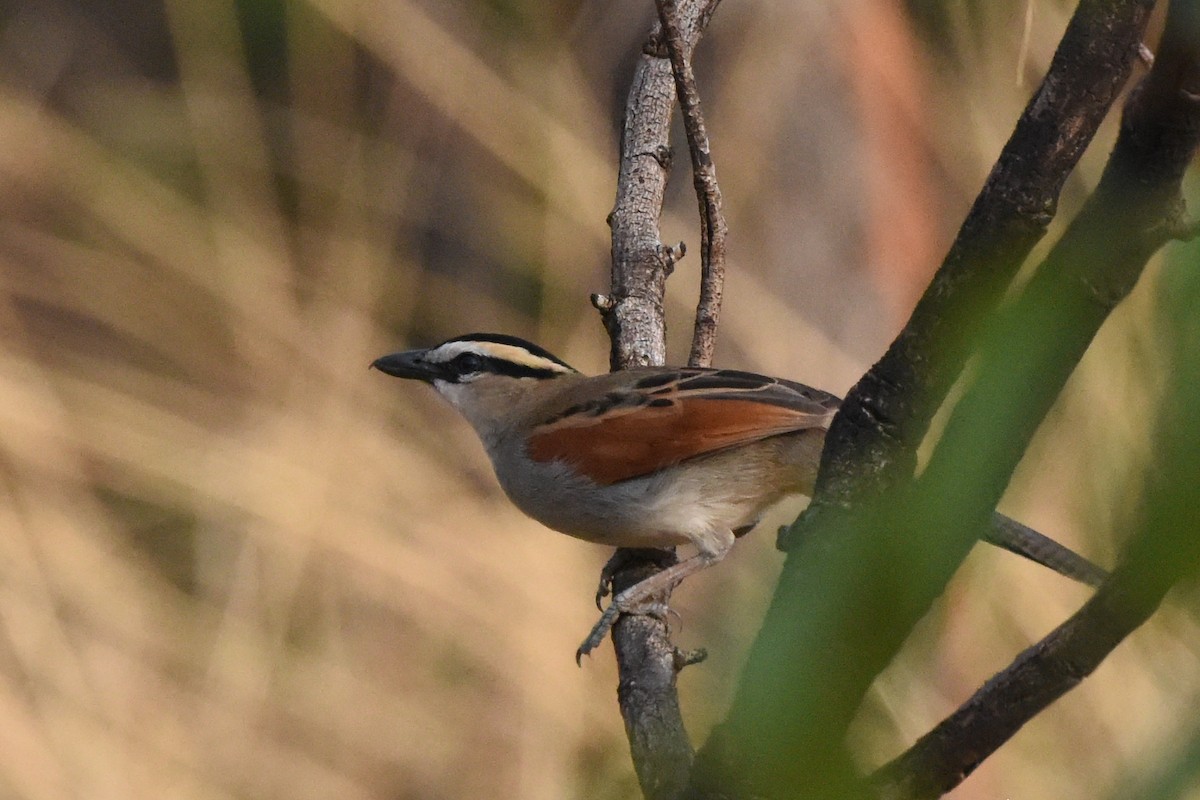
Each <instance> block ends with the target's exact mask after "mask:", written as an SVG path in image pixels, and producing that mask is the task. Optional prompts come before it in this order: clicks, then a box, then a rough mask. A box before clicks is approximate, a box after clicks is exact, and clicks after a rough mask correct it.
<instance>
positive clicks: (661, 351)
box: [593, 0, 717, 800]
mask: <svg viewBox="0 0 1200 800" xmlns="http://www.w3.org/2000/svg"><path fill="white" fill-rule="evenodd" d="M716 5H717V3H716V0H681V2H679V4H678V8H677V10H676V11H677V13H676V15H675V16H674V17H673V19H674V21H675V22H676V24H677V30H676V29H675V26H673V42H674V45H675V48H676V50H677V51H678V52H679V53H680V54H681V55H682V57H683V58H684V60H685V61H689V60H690V59H691V54H692V51H693V49H694V48H695V46H696V42H697V41H699V38H700V35H701V34H702V33H703V31H704V29H705V27H706V26H707V24H708V21H709V19H710V18H711V16H712V14H713V12H714V11H715V9H716ZM665 50H666V48H665V47H664V46H663V43H662V32H661V29H660V27H659V26H655V30H654V31H652V32H651V34H650V37H649V39H648V41H647V44H646V46H645V47H644V48H643V54H642V57H641V59H640V60H639V62H638V65H637V69H636V71H635V73H634V77H633V81H632V85H631V87H630V91H629V96H628V99H627V101H626V105H625V120H624V125H623V128H622V132H621V154H620V169H619V174H618V179H617V197H616V202H615V205H614V207H613V211H612V214H611V215H610V216H609V224H610V225H611V227H612V258H613V262H612V288H611V291H610V293H609V294H608V295H607V296H597V297H594V298H593V303H594V304H595V305H596V307H597V309H599V310H600V312H601V316H602V318H603V320H604V324H605V328H606V329H607V330H608V333H609V337H610V339H611V341H612V352H611V356H610V364H611V367H612V369H625V368H629V367H634V366H644V365H650V364H663V363H665V361H666V320H665V318H664V315H663V297H664V294H665V291H666V280H667V277H668V275H670V273H671V270H672V268H673V266H674V264H675V261H676V260H678V258H680V257H681V256H682V255H683V248H682V246H681V247H679V248H673V247H669V246H667V245H664V244H663V243H662V241H661V239H660V237H659V228H658V221H659V217H660V216H661V214H662V206H663V197H664V191H665V188H666V183H667V178H668V177H669V175H670V167H671V148H670V144H669V133H670V125H671V118H672V116H673V112H674V106H675V97H676V94H675V84H674V80H673V76H672V69H671V64H670V62H669V61H668V60H667V58H666V55H667V54H666V52H665ZM625 552H627V553H628V554H629V555H630V558H628V559H627V560H626V563H625V566H623V567H622V568H620V569H619V570H617V572H616V573H615V574H614V576H613V588H614V590H615V591H617V592H619V591H620V590H621V589H622V588H624V587H626V586H630V585H633V584H634V583H636V582H637V581H638V580H640V579H641V578H644V577H646V576H647V575H648V574H649V573H650V572H652V571H654V570H657V569H660V568H662V567H663V566H665V565H667V564H669V563H671V562H672V561H673V560H674V557H675V556H674V553H673V552H671V551H625ZM660 599H661V600H662V602H663V603H665V602H666V600H667V599H668V598H667V597H664V598H660ZM612 639H613V646H614V648H615V650H616V655H617V667H618V670H619V673H620V682H619V687H618V693H617V694H618V700H619V703H620V706H621V716H622V717H623V718H624V720H625V731H626V734H627V736H628V738H629V745H630V752H631V755H632V757H633V764H634V768H635V770H636V771H637V775H638V782H639V784H640V785H641V788H642V793H643V794H644V795H645V797H646V798H648V800H668V799H669V798H674V797H676V796H678V794H679V792H680V791H681V790H682V788H683V787H684V786H685V785H686V783H687V780H688V775H689V772H690V770H691V765H692V757H693V750H692V745H691V741H690V740H689V738H688V735H687V731H686V729H685V728H684V725H683V717H682V714H681V713H680V710H679V697H678V695H677V693H676V676H677V674H678V671H679V669H681V668H682V666H684V665H685V664H686V663H687V662H688V659H687V658H686V657H682V656H681V654H679V653H678V652H677V651H676V650H675V648H674V646H673V645H672V644H671V641H670V638H669V631H668V629H667V623H666V621H665V620H663V619H660V618H658V617H656V616H649V615H646V616H638V615H622V616H621V617H620V618H619V619H618V621H617V623H616V625H615V626H614V627H613V631H612Z"/></svg>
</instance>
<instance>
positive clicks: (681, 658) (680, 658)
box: [672, 647, 708, 672]
mask: <svg viewBox="0 0 1200 800" xmlns="http://www.w3.org/2000/svg"><path fill="white" fill-rule="evenodd" d="M706 658H708V651H707V650H705V649H704V648H703V647H697V648H696V649H695V650H680V649H679V648H678V647H676V648H675V652H674V654H673V655H672V659H673V661H674V664H675V671H676V672H682V671H683V669H684V667H690V666H692V665H693V664H699V663H700V662H702V661H704V660H705V659H706Z"/></svg>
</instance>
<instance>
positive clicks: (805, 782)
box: [687, 2, 1200, 798]
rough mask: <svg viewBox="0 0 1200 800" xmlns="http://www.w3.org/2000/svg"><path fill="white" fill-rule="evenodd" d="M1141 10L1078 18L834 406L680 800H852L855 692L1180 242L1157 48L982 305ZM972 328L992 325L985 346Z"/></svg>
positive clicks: (1178, 96)
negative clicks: (981, 179)
mask: <svg viewBox="0 0 1200 800" xmlns="http://www.w3.org/2000/svg"><path fill="white" fill-rule="evenodd" d="M1149 6H1150V4H1149V3H1141V4H1137V3H1112V2H1109V3H1088V2H1083V3H1081V4H1080V6H1079V9H1078V10H1077V12H1076V15H1075V17H1074V18H1073V19H1072V21H1071V23H1070V25H1069V26H1068V30H1067V33H1066V35H1065V36H1064V40H1063V42H1062V44H1061V45H1060V47H1059V50H1058V53H1057V54H1056V56H1055V64H1054V65H1053V66H1052V67H1051V71H1052V74H1051V75H1050V76H1048V77H1047V79H1046V81H1045V82H1044V83H1043V86H1042V89H1041V90H1040V91H1039V93H1038V95H1037V96H1035V99H1034V101H1033V102H1032V103H1031V104H1030V107H1029V108H1028V109H1027V110H1026V113H1025V115H1024V116H1023V118H1022V122H1021V123H1020V124H1019V125H1018V129H1017V131H1016V132H1015V133H1014V136H1013V139H1012V140H1010V143H1009V146H1008V147H1006V149H1005V154H1004V155H1002V156H1001V160H1000V162H999V163H998V164H997V166H996V167H995V168H994V170H993V172H992V176H991V177H990V178H989V180H988V184H987V185H986V186H985V188H984V191H983V193H982V194H981V196H980V198H979V199H978V200H977V202H976V204H975V207H974V208H973V209H972V212H971V214H970V216H969V217H968V219H967V221H966V222H965V223H964V227H963V229H962V231H961V232H960V235H959V238H958V241H957V242H956V243H955V245H954V248H953V249H952V251H951V254H950V255H949V256H948V258H947V261H946V263H945V264H944V265H943V267H942V269H941V270H940V271H939V274H938V276H937V277H936V278H935V280H934V283H933V285H932V286H931V287H930V289H929V291H928V292H927V293H926V295H925V297H924V298H923V300H922V302H921V304H920V305H919V306H918V309H917V311H916V312H915V313H914V315H913V318H912V319H911V320H910V323H909V325H908V327H907V328H906V330H905V332H904V333H902V334H901V336H900V337H899V338H898V339H897V341H896V342H895V343H894V344H893V347H892V350H890V351H889V354H888V355H887V356H885V357H884V359H883V360H882V361H881V362H880V364H877V365H876V367H875V368H873V369H872V372H871V373H870V374H868V376H866V377H865V378H864V379H863V381H861V382H860V383H859V385H858V386H857V387H856V388H855V390H854V393H853V394H852V398H848V402H847V403H846V405H844V406H843V413H842V414H841V415H840V416H839V419H842V427H841V430H840V432H839V434H838V436H836V437H835V435H834V433H835V432H834V431H831V432H830V440H829V441H827V444H826V450H825V459H824V463H823V465H822V473H823V474H824V475H825V480H824V481H823V483H822V484H821V485H819V486H818V495H822V492H824V495H823V497H822V498H821V499H823V500H824V501H825V502H824V503H818V504H816V505H815V506H813V507H812V508H810V511H809V513H808V514H806V516H805V518H804V519H803V522H802V523H801V524H800V525H798V527H801V528H803V530H804V533H805V534H807V535H805V536H802V537H799V538H798V539H796V541H798V542H799V543H800V545H801V546H800V547H799V548H798V549H796V550H795V552H793V553H791V554H790V555H789V558H788V560H787V562H786V563H785V567H784V573H783V576H782V578H781V581H780V584H779V588H778V591H777V593H776V595H775V598H774V600H773V603H772V606H771V608H770V609H769V611H768V614H767V618H766V620H765V622H764V625H763V629H762V631H761V632H760V635H759V638H758V640H757V641H756V642H755V644H754V647H753V650H752V652H751V654H750V658H749V661H748V663H747V666H746V668H745V671H744V672H743V675H742V679H741V682H740V685H739V690H738V694H737V696H736V697H735V700H734V703H733V707H732V708H731V710H730V713H729V716H728V718H727V719H726V721H725V723H723V724H722V725H721V726H719V727H718V728H717V729H716V730H715V731H714V733H713V736H712V737H711V738H710V740H709V742H708V743H706V744H705V747H704V749H703V750H702V751H701V752H700V754H698V756H697V760H696V764H695V767H694V769H693V782H692V784H691V786H690V787H689V792H688V794H687V796H688V797H705V798H707V797H728V796H742V795H751V796H757V795H762V796H776V795H789V796H790V794H791V793H792V792H794V791H796V790H797V789H798V788H800V787H805V786H807V787H810V788H809V792H808V793H809V794H811V796H841V793H843V792H846V791H852V788H851V787H852V786H853V770H852V767H851V766H850V764H849V761H848V759H847V758H846V754H845V752H844V748H843V746H842V741H843V736H844V733H845V730H846V727H847V726H848V725H849V722H850V720H851V718H852V717H853V714H854V712H855V711H856V709H857V708H858V706H859V704H860V703H861V699H862V697H863V695H864V694H865V692H866V690H867V688H868V687H869V685H870V683H871V682H872V680H874V678H875V676H876V675H877V674H878V673H879V671H880V670H882V669H883V668H884V667H885V666H886V665H887V663H888V662H889V661H890V660H891V658H892V657H893V655H894V654H895V652H896V651H897V649H898V648H899V647H900V646H901V644H902V643H903V641H904V640H905V638H906V637H907V634H908V631H909V630H911V628H912V626H913V625H914V624H915V623H916V622H917V621H918V620H919V619H920V618H921V617H922V616H923V615H924V614H925V613H926V611H927V610H928V608H929V606H930V604H931V603H932V602H933V601H934V600H935V599H936V597H937V596H938V595H939V594H940V593H941V591H942V589H943V587H944V586H945V584H946V582H947V581H948V580H949V578H950V576H951V575H952V574H953V572H954V570H955V569H956V568H957V565H958V564H959V562H960V561H961V560H962V558H963V557H965V555H966V552H967V550H968V549H969V547H970V545H971V542H972V541H973V539H974V538H975V535H976V534H977V532H978V531H979V530H980V529H982V527H983V526H984V525H985V524H986V522H987V520H988V518H989V516H990V515H991V513H992V510H993V509H994V508H995V504H996V502H997V501H998V499H999V497H1000V494H1001V493H1002V491H1003V489H1004V486H1005V485H1006V483H1007V481H1008V479H1009V476H1010V475H1011V473H1012V470H1013V469H1014V468H1015V466H1016V463H1017V461H1018V460H1019V458H1020V456H1021V454H1022V453H1023V452H1024V450H1025V447H1026V446H1027V443H1028V440H1029V437H1030V436H1032V433H1033V431H1034V429H1035V428H1036V426H1037V425H1038V424H1039V422H1040V421H1041V420H1042V418H1043V417H1044V415H1045V413H1046V411H1047V410H1048V408H1049V406H1050V404H1051V403H1052V402H1053V400H1054V398H1055V397H1056V396H1057V394H1058V392H1059V390H1060V388H1061V386H1062V384H1063V383H1064V382H1065V381H1066V379H1067V377H1068V376H1069V374H1070V372H1071V371H1072V370H1073V368H1074V366H1075V364H1076V363H1077V362H1078V359H1079V358H1080V356H1081V355H1082V353H1083V351H1084V349H1086V347H1087V345H1088V344H1089V343H1090V341H1091V339H1092V337H1093V336H1094V335H1095V332H1096V330H1097V329H1098V328H1099V326H1100V324H1101V323H1102V322H1103V320H1104V319H1105V318H1106V317H1107V314H1108V313H1109V311H1111V309H1112V308H1113V306H1114V305H1115V304H1116V303H1117V302H1119V301H1120V299H1121V298H1123V297H1124V296H1125V295H1126V294H1127V293H1128V291H1129V289H1130V288H1131V287H1132V286H1133V284H1134V282H1136V280H1137V277H1138V276H1139V275H1140V273H1141V271H1142V268H1143V267H1144V265H1145V263H1146V260H1147V259H1148V258H1149V257H1150V255H1151V254H1152V253H1153V252H1154V251H1155V250H1156V249H1157V248H1159V247H1160V246H1161V245H1162V244H1163V243H1164V242H1165V241H1166V240H1167V238H1169V236H1170V235H1172V232H1174V231H1177V230H1179V229H1180V227H1181V226H1180V223H1179V208H1180V205H1179V179H1180V177H1181V175H1182V171H1183V169H1184V167H1185V166H1186V164H1187V163H1188V162H1189V161H1190V159H1191V158H1192V156H1193V153H1194V151H1195V138H1196V137H1195V127H1196V126H1195V124H1194V122H1193V119H1192V114H1193V113H1194V111H1195V108H1194V106H1195V104H1194V103H1193V102H1192V100H1193V99H1194V98H1190V95H1191V94H1192V91H1191V89H1190V80H1191V78H1190V77H1185V76H1187V75H1188V74H1189V73H1190V72H1191V71H1192V69H1191V68H1187V69H1185V70H1183V73H1184V74H1183V75H1181V74H1180V69H1179V67H1178V65H1176V66H1175V67H1171V66H1170V65H1168V64H1164V63H1163V62H1165V61H1167V60H1168V59H1167V57H1168V53H1170V52H1171V47H1169V46H1167V44H1166V43H1164V47H1163V49H1162V50H1161V51H1160V53H1159V57H1158V59H1157V61H1156V66H1155V68H1154V70H1153V71H1152V73H1151V76H1150V77H1149V78H1148V79H1147V81H1146V82H1144V84H1143V86H1142V87H1141V88H1140V89H1139V90H1138V91H1137V92H1136V93H1135V94H1134V95H1133V97H1132V99H1131V101H1130V103H1129V105H1128V107H1127V111H1126V115H1125V121H1124V124H1123V127H1122V134H1121V137H1120V139H1119V141H1118V145H1117V149H1116V151H1114V154H1113V157H1112V159H1111V160H1110V163H1109V166H1108V168H1107V169H1106V171H1105V174H1104V177H1103V178H1102V180H1101V183H1100V185H1099V186H1098V187H1097V190H1096V192H1095V194H1094V196H1093V197H1092V198H1091V199H1090V200H1089V202H1088V204H1087V206H1085V208H1084V210H1083V211H1082V212H1081V213H1080V215H1079V217H1078V218H1077V220H1076V221H1075V223H1074V224H1073V225H1072V226H1071V228H1070V229H1069V230H1068V233H1067V234H1066V235H1065V236H1064V238H1063V240H1062V241H1061V242H1060V243H1059V244H1058V246H1056V247H1055V248H1054V250H1053V251H1052V253H1051V255H1050V257H1048V259H1047V261H1046V263H1045V264H1044V265H1043V266H1042V267H1041V268H1040V269H1039V270H1038V272H1037V274H1036V275H1035V277H1034V278H1033V280H1032V281H1031V282H1030V284H1029V286H1028V287H1027V289H1026V291H1025V292H1024V294H1023V295H1022V296H1021V297H1020V298H1018V300H1017V301H1016V302H1015V303H1013V304H1012V308H1011V309H1006V310H1005V311H1004V313H1003V314H1001V315H997V314H996V313H994V311H995V306H996V304H997V302H998V299H999V295H1000V292H1001V291H1003V290H1004V289H1005V288H1006V286H1007V283H1008V281H1009V279H1010V278H1011V275H1012V272H1013V271H1015V269H1016V267H1017V266H1018V265H1019V263H1020V261H1021V260H1022V259H1023V258H1024V257H1025V256H1026V255H1027V253H1028V251H1029V248H1030V247H1032V245H1033V243H1034V242H1036V241H1037V239H1038V238H1039V237H1040V236H1041V235H1042V232H1043V231H1044V228H1045V224H1046V222H1047V221H1048V220H1049V216H1050V214H1051V213H1052V210H1053V203H1054V201H1055V199H1056V197H1057V193H1058V190H1059V189H1060V188H1061V186H1062V182H1063V180H1065V177H1066V173H1067V172H1068V171H1069V169H1070V168H1071V167H1072V166H1073V165H1074V163H1075V161H1076V160H1077V158H1078V155H1079V151H1080V150H1081V149H1082V147H1083V145H1084V144H1086V142H1087V141H1088V139H1089V138H1090V136H1091V133H1092V132H1093V131H1094V129H1095V126H1096V125H1097V124H1098V123H1099V121H1100V118H1101V117H1102V116H1103V114H1104V112H1105V111H1106V109H1107V107H1108V104H1109V103H1111V102H1112V99H1113V98H1114V97H1115V95H1116V92H1117V90H1118V89H1119V87H1120V85H1121V83H1122V82H1123V80H1124V77H1125V76H1126V75H1127V74H1128V70H1129V63H1130V61H1131V59H1132V58H1133V56H1134V54H1135V53H1136V50H1137V44H1138V41H1139V39H1140V37H1141V31H1142V29H1143V27H1144V24H1145V15H1146V13H1147V12H1148V11H1149ZM1122 15H1124V16H1122ZM1191 41H1193V42H1195V41H1200V38H1198V37H1195V36H1194V35H1193V37H1192V38H1191ZM1097 58H1098V59H1099V60H1098V61H1097V60H1096V59H1097ZM1055 70H1058V72H1057V73H1055ZM1064 70H1065V73H1064V72H1063V71H1064ZM1170 81H1173V83H1172V84H1170V85H1171V86H1173V88H1164V87H1166V86H1167V85H1168V83H1170ZM1164 98H1167V100H1166V101H1164ZM1030 131H1033V132H1035V133H1037V134H1038V135H1036V136H1032V135H1031V133H1030ZM1060 131H1065V133H1060ZM1031 165H1032V166H1031ZM976 317H978V318H979V319H987V320H989V326H992V325H994V328H991V327H989V330H988V331H987V334H988V335H987V338H986V339H985V340H984V341H983V344H982V345H981V344H980V343H979V339H980V334H981V332H982V331H981V324H980V322H978V321H976V320H975V318H976ZM980 349H982V353H981V355H980V366H979V377H978V379H977V380H976V382H975V384H974V385H973V386H972V387H971V388H970V389H968V391H967V393H966V394H965V395H964V397H963V398H962V400H961V401H960V402H959V404H958V405H957V406H956V409H955V413H954V415H953V416H952V417H951V419H950V422H949V424H948V425H947V428H946V431H945V432H944V434H943V435H942V437H941V440H940V443H939V447H938V448H937V450H936V451H935V453H934V455H933V457H932V458H931V460H930V463H929V465H928V467H927V468H926V470H925V471H924V472H923V473H922V475H921V477H920V479H919V480H917V481H913V478H912V463H911V458H912V453H913V452H914V451H915V447H916V445H917V444H918V443H919V440H920V438H921V437H922V436H923V435H924V431H925V428H926V427H927V424H928V414H931V413H932V410H933V409H934V408H936V405H937V402H938V401H940V398H941V396H942V395H943V394H944V392H945V388H946V387H948V385H949V382H950V381H951V380H952V379H953V378H954V377H955V376H956V375H957V372H958V369H959V368H960V367H961V363H962V361H963V359H964V358H965V357H966V355H967V354H968V353H970V352H979V351H980ZM948 367H953V369H952V370H949V369H948ZM1014 387H1020V390H1019V391H1014ZM855 416H857V417H858V418H857V419H848V420H847V419H846V418H847V417H855ZM835 427H837V423H835ZM831 476H832V477H831ZM750 742H753V744H750Z"/></svg>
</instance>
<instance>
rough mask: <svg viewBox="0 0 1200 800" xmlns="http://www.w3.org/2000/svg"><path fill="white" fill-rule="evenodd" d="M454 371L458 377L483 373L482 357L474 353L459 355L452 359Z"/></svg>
mask: <svg viewBox="0 0 1200 800" xmlns="http://www.w3.org/2000/svg"><path fill="white" fill-rule="evenodd" d="M454 369H455V371H456V372H457V373H458V374H459V375H470V374H471V373H473V372H483V369H484V361H483V356H481V355H478V354H476V353H460V354H459V355H457V356H455V357H454Z"/></svg>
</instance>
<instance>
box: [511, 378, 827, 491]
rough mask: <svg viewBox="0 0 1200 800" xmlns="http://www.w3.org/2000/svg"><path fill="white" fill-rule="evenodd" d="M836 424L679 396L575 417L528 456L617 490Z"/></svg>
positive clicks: (752, 403)
mask: <svg viewBox="0 0 1200 800" xmlns="http://www.w3.org/2000/svg"><path fill="white" fill-rule="evenodd" d="M664 394H665V393H664ZM828 421H829V413H828V412H826V411H823V410H820V409H812V410H807V409H798V408H793V407H787V406H782V405H775V404H772V403H766V402H761V401H759V400H751V399H742V398H736V397H729V396H725V397H721V398H714V397H711V396H709V397H705V396H703V394H693V395H691V396H689V395H688V394H687V393H686V392H684V393H680V392H672V393H671V394H670V395H667V396H659V397H653V398H650V399H648V400H647V401H646V402H645V403H642V404H627V405H617V406H615V407H613V408H611V409H608V410H605V411H604V412H603V413H598V414H597V413H588V410H586V409H585V410H583V411H582V412H580V413H570V412H568V413H566V414H565V415H564V416H562V417H560V418H558V419H556V420H554V421H552V422H549V423H547V424H546V425H544V426H542V429H541V430H540V431H538V432H537V433H535V434H534V435H533V436H532V437H530V440H529V449H528V453H529V456H530V458H532V459H534V460H535V461H554V460H560V461H564V462H567V463H569V464H571V465H572V466H573V467H575V468H576V469H577V470H578V471H579V472H580V473H582V474H583V475H586V476H587V477H588V478H590V479H591V480H593V481H595V482H596V483H599V484H613V483H617V482H619V481H623V480H628V479H630V478H636V477H638V476H641V475H647V474H650V473H652V472H656V471H658V470H660V469H664V468H666V467H670V466H673V465H675V464H679V463H681V462H683V461H687V460H688V459H691V458H697V457H699V456H703V455H707V454H709V453H714V452H717V451H719V450H724V449H726V448H729V447H736V446H738V445H741V444H746V443H749V442H753V441H758V440H760V439H766V438H768V437H770V436H777V435H779V434H783V433H789V432H792V431H799V430H807V429H811V428H818V427H824V426H825V425H827V424H828Z"/></svg>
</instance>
